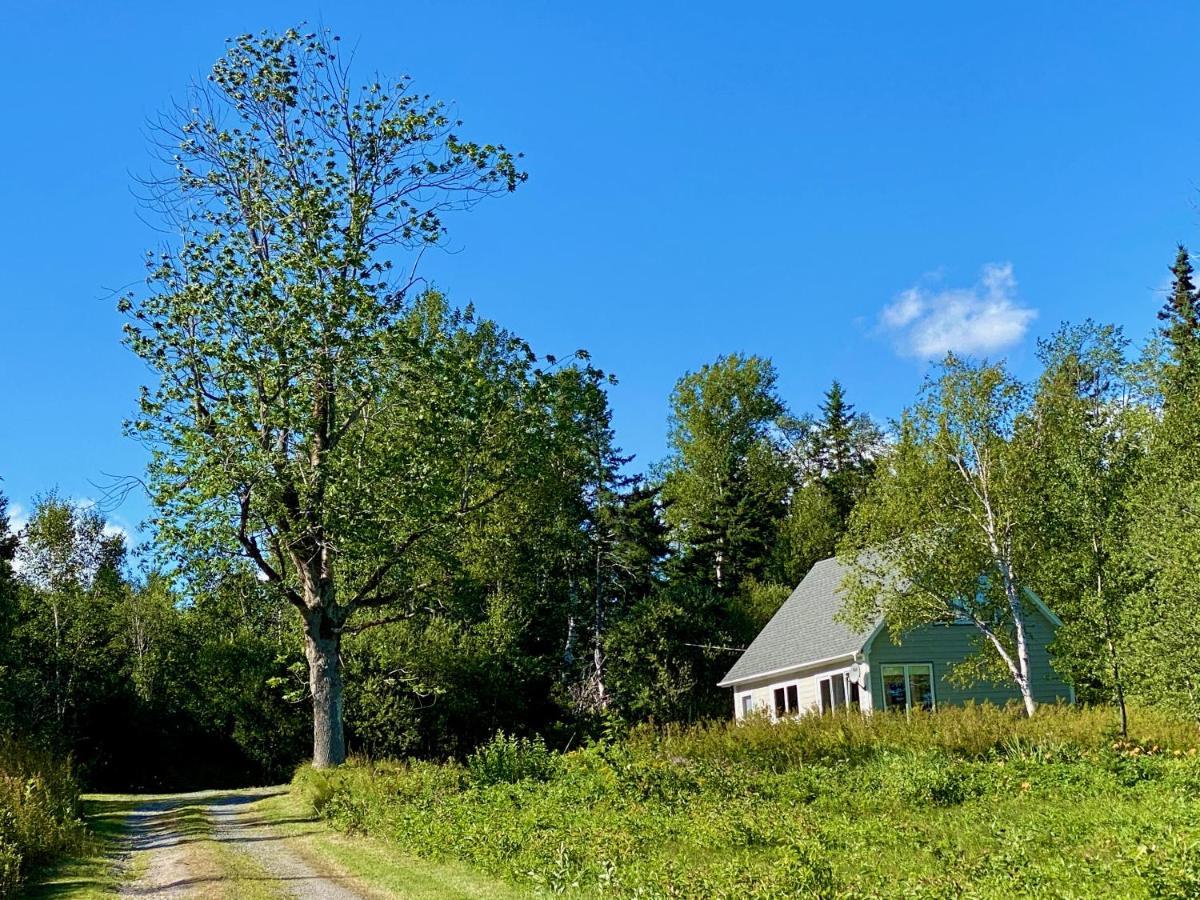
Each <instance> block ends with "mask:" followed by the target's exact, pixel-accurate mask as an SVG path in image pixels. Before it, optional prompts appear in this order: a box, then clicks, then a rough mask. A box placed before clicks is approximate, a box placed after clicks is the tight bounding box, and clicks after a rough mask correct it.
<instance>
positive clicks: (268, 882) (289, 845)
mask: <svg viewBox="0 0 1200 900" xmlns="http://www.w3.org/2000/svg"><path fill="white" fill-rule="evenodd" d="M278 793H279V791H278V790H272V789H263V788H260V789H255V790H246V791H228V792H222V791H204V792H201V793H196V794H175V795H166V796H157V797H154V798H149V799H147V800H146V801H145V802H144V803H142V804H141V805H139V806H137V807H135V808H134V809H133V811H132V812H131V813H130V814H129V815H128V818H127V820H126V829H127V838H126V840H127V844H128V852H129V857H128V863H127V866H126V872H127V873H128V875H129V876H130V879H129V881H128V882H127V883H126V884H125V885H124V886H123V887H122V889H121V896H124V897H153V898H175V897H180V898H183V897H231V898H232V897H237V898H248V900H257V898H276V897H298V898H301V900H325V898H328V900H361V898H365V897H369V896H377V894H375V892H367V891H366V890H365V889H364V888H363V887H362V886H360V885H356V884H355V883H353V881H352V879H350V878H349V877H347V876H346V875H345V874H344V873H341V872H338V871H336V870H333V869H332V868H331V867H330V866H328V865H323V864H322V861H321V860H318V859H314V858H313V857H312V855H311V854H308V855H307V857H306V855H304V854H302V852H301V850H300V849H299V847H300V846H301V842H300V841H299V840H298V838H297V836H296V834H295V828H294V827H293V828H290V829H289V834H287V835H285V834H283V833H281V832H280V831H279V830H278V829H276V828H275V827H273V826H272V824H271V823H270V822H269V821H268V820H267V818H265V817H264V816H262V815H261V814H259V813H258V811H257V809H256V804H258V803H259V802H260V801H262V800H264V799H265V798H268V797H271V796H273V795H276V794H278ZM291 824H292V825H293V826H294V825H295V824H296V823H295V822H294V821H293V822H292V823H291ZM314 827H315V826H314Z"/></svg>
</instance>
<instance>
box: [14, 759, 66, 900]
mask: <svg viewBox="0 0 1200 900" xmlns="http://www.w3.org/2000/svg"><path fill="white" fill-rule="evenodd" d="M83 835H84V830H83V825H82V822H81V820H80V817H79V786H78V785H77V784H76V782H75V779H74V777H73V776H72V773H71V768H70V766H69V765H68V764H67V763H66V762H64V761H63V760H61V759H56V758H55V757H53V756H52V755H50V754H48V753H45V752H43V751H40V750H33V749H30V748H28V747H24V746H22V745H20V744H18V743H17V742H15V741H12V740H8V739H5V738H0V897H5V896H9V895H10V894H13V893H15V891H16V890H17V888H18V886H19V885H20V884H21V883H22V882H23V881H24V879H25V877H26V876H27V875H28V873H29V872H30V871H31V870H32V869H35V868H37V867H38V866H41V865H44V864H46V863H49V862H50V861H51V860H53V859H54V858H55V857H56V856H58V855H60V854H64V853H67V852H70V851H71V850H74V849H76V848H77V847H78V846H79V845H80V842H81V840H82V839H83Z"/></svg>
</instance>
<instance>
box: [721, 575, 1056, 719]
mask: <svg viewBox="0 0 1200 900" xmlns="http://www.w3.org/2000/svg"><path fill="white" fill-rule="evenodd" d="M844 574H845V569H844V568H843V567H842V565H841V564H840V563H838V561H837V560H836V559H826V560H822V561H821V562H819V563H817V564H816V565H815V566H813V568H812V570H811V571H810V572H809V573H808V575H806V576H805V578H804V580H803V581H801V582H800V584H799V586H798V587H797V588H796V590H794V591H793V592H792V594H791V596H790V597H788V599H787V600H786V601H785V602H784V604H783V606H781V607H780V608H779V611H778V612H777V613H775V615H774V616H773V617H772V619H771V621H770V622H768V623H767V625H766V627H765V628H763V630H762V632H761V633H760V634H759V635H758V637H756V638H755V639H754V642H753V643H752V644H750V646H749V647H748V648H747V649H746V651H745V652H744V653H743V654H742V655H741V657H740V658H739V659H738V661H737V662H736V663H735V664H734V666H733V668H732V669H730V670H729V674H728V675H726V676H725V678H724V679H723V680H722V681H721V682H720V686H721V687H731V688H733V712H734V716H735V718H738V719H741V718H744V717H745V716H747V715H750V714H752V713H754V712H756V711H761V710H767V711H768V712H769V713H770V715H771V718H773V719H776V718H779V717H781V716H786V715H793V714H797V713H803V712H810V711H819V712H828V711H831V710H837V709H843V708H846V707H857V708H859V709H861V710H864V711H868V710H873V709H889V710H911V709H933V708H934V707H936V706H938V705H945V704H962V703H965V702H967V701H969V700H974V701H975V702H977V703H983V702H988V701H990V702H992V703H995V704H997V705H1003V704H1005V703H1007V702H1009V701H1010V700H1019V699H1020V695H1019V694H1018V692H1017V689H1016V687H1015V686H1014V685H1012V684H1011V683H994V682H977V683H975V684H973V685H972V686H970V687H965V688H964V687H962V686H960V685H958V684H954V683H952V682H951V681H949V680H948V679H947V675H949V673H950V670H951V669H952V668H953V666H954V665H955V664H956V663H958V662H961V661H962V660H963V659H965V658H966V657H967V656H968V655H970V654H972V653H974V652H976V650H977V645H976V642H975V639H976V637H977V635H978V634H979V632H978V631H977V629H976V628H975V626H974V625H972V624H970V623H963V624H957V623H956V624H947V625H926V626H922V627H920V628H916V629H913V630H912V631H910V632H908V633H906V634H905V635H904V636H903V638H902V641H901V642H900V643H896V642H895V641H893V640H892V638H891V635H890V634H889V633H888V629H887V628H886V627H885V626H886V622H884V621H883V620H882V619H881V620H879V621H878V622H876V623H875V624H874V625H873V626H872V627H870V628H868V629H866V630H864V631H861V632H860V631H855V630H853V629H851V628H848V627H847V626H845V625H843V624H842V623H841V622H839V621H837V619H836V618H835V617H836V614H837V613H838V611H839V610H840V609H841V607H842V597H841V596H840V593H839V586H840V585H841V582H842V578H843V575H844ZM1028 596H1029V599H1030V606H1031V609H1032V611H1033V612H1032V614H1031V615H1030V616H1029V618H1028V620H1027V623H1026V624H1027V630H1028V635H1029V654H1030V669H1031V672H1032V675H1033V692H1034V699H1036V700H1037V701H1038V702H1039V703H1053V702H1055V701H1066V702H1069V703H1074V702H1075V692H1074V690H1073V689H1072V687H1071V686H1070V685H1068V684H1067V683H1066V682H1064V681H1063V680H1062V679H1061V678H1060V677H1059V676H1058V675H1057V674H1056V673H1055V671H1054V669H1053V668H1052V666H1051V664H1050V655H1049V652H1048V650H1047V647H1048V645H1049V644H1050V641H1051V640H1052V639H1053V638H1054V632H1055V629H1057V628H1058V627H1059V626H1060V625H1062V622H1061V620H1059V618H1058V616H1056V615H1055V614H1054V613H1053V612H1052V611H1051V610H1050V609H1049V608H1048V607H1047V606H1046V605H1045V604H1044V603H1043V602H1042V601H1041V599H1040V598H1038V597H1037V596H1036V595H1034V594H1033V593H1032V592H1029V594H1028Z"/></svg>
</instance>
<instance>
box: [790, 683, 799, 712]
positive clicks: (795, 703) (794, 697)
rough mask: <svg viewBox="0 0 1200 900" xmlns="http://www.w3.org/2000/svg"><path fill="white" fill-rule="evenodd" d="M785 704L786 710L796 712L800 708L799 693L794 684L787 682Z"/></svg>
mask: <svg viewBox="0 0 1200 900" xmlns="http://www.w3.org/2000/svg"><path fill="white" fill-rule="evenodd" d="M787 705H788V712H796V711H797V710H798V709H799V708H800V694H799V691H798V689H797V687H796V685H794V684H789V685H788V688H787Z"/></svg>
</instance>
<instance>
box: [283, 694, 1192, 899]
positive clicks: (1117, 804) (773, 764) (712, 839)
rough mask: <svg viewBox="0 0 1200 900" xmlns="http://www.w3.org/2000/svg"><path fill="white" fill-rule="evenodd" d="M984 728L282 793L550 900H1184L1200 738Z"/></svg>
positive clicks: (881, 718)
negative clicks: (1059, 899) (1022, 899)
mask: <svg viewBox="0 0 1200 900" xmlns="http://www.w3.org/2000/svg"><path fill="white" fill-rule="evenodd" d="M1113 721H1114V717H1113V715H1112V712H1111V711H1110V710H1106V709H1078V710H1075V709H1066V708H1048V709H1045V710H1043V711H1041V712H1039V714H1038V715H1037V716H1035V717H1034V718H1033V719H1025V718H1023V717H1021V716H1020V715H1019V714H1017V713H1016V712H1015V711H1011V710H999V709H996V708H994V707H986V706H981V707H966V708H961V709H947V710H944V711H940V712H937V713H933V714H922V715H914V716H912V717H911V718H905V717H904V716H899V715H884V714H877V715H874V716H871V717H860V716H857V715H838V716H824V717H818V716H810V717H806V718H801V719H798V720H794V721H788V722H783V723H780V724H771V723H769V722H766V721H754V722H750V723H746V724H743V725H731V724H728V723H713V724H706V725H701V726H696V727H692V728H675V727H673V728H665V729H655V728H649V727H642V728H637V729H634V730H633V731H631V732H630V733H628V734H627V735H623V736H619V737H614V738H611V739H608V740H604V741H601V742H598V743H595V744H592V745H590V746H587V747H584V748H582V749H579V750H575V751H573V752H570V753H566V754H556V753H553V752H550V751H548V750H547V749H546V748H545V746H544V745H542V744H541V743H540V742H537V741H522V740H518V739H513V738H510V737H506V736H504V735H498V736H497V738H496V739H495V740H494V741H493V743H492V744H490V745H487V746H485V747H483V748H481V749H480V750H479V751H477V753H476V754H475V755H473V756H472V757H471V758H470V759H469V760H468V761H467V764H466V765H462V764H458V763H454V762H450V763H442V764H435V763H429V762H419V761H410V762H368V761H355V762H352V763H350V764H348V765H346V766H343V767H341V768H339V769H336V770H326V771H315V770H312V769H302V770H301V771H300V772H299V773H298V774H297V777H296V782H295V786H296V789H297V790H298V791H300V792H301V793H302V794H303V795H304V796H305V797H306V798H308V800H309V801H310V802H311V803H312V805H313V807H314V809H316V811H317V812H318V813H319V814H320V815H321V816H323V817H325V818H326V819H328V820H329V821H331V822H332V823H334V824H335V825H336V826H337V827H339V828H341V829H343V830H346V831H351V832H354V831H359V832H366V833H370V834H374V835H377V836H382V837H385V838H388V839H391V840H393V841H395V842H397V843H398V844H399V845H400V846H402V847H403V848H404V849H405V850H407V851H409V852H413V853H416V854H418V855H423V856H426V857H428V858H432V859H446V858H455V859H460V860H464V861H467V862H469V863H471V864H473V865H475V866H478V867H479V868H481V869H483V870H486V871H487V872H489V873H492V874H495V875H499V876H502V877H504V878H507V879H509V880H511V881H514V882H517V883H522V884H525V885H528V886H531V887H534V888H536V889H537V890H539V891H542V892H545V893H550V894H571V895H580V896H589V895H605V896H608V895H611V896H619V897H639V898H651V897H663V898H667V897H731V898H732V897H760V898H776V897H778V898H782V897H894V896H908V897H931V898H932V897H1011V896H1022V895H1029V896H1035V895H1036V896H1062V895H1070V896H1076V897H1080V896H1083V897H1086V896H1113V897H1139V896H1140V897H1164V896H1180V897H1184V896H1196V895H1197V894H1196V893H1195V889H1196V887H1197V886H1198V885H1200V851H1197V847H1198V846H1200V817H1198V816H1197V813H1200V802H1198V801H1197V799H1196V798H1197V796H1200V795H1198V793H1197V792H1198V790H1200V758H1198V756H1197V750H1198V748H1200V733H1198V732H1197V728H1196V726H1195V724H1194V723H1190V722H1185V721H1180V720H1175V719H1170V718H1167V717H1164V716H1161V715H1157V714H1153V713H1150V712H1139V713H1138V714H1137V716H1135V718H1134V731H1133V733H1132V734H1131V735H1130V737H1129V738H1128V739H1120V738H1118V737H1117V735H1116V734H1115V731H1114V729H1113V727H1112V722H1113Z"/></svg>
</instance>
